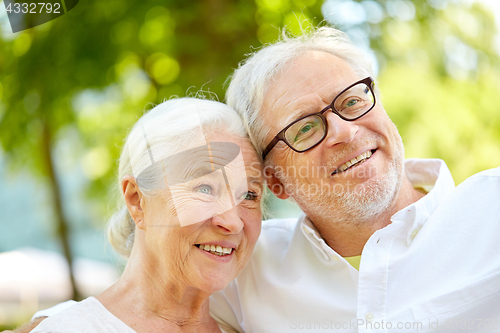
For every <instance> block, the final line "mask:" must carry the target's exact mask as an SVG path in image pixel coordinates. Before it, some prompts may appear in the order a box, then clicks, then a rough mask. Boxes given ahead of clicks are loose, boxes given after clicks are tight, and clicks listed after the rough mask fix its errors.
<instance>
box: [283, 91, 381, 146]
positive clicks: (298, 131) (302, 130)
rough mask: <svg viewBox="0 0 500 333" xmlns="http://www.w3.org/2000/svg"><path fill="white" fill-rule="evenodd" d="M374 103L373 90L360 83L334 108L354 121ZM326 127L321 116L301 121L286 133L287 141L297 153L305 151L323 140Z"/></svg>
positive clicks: (340, 98)
mask: <svg viewBox="0 0 500 333" xmlns="http://www.w3.org/2000/svg"><path fill="white" fill-rule="evenodd" d="M374 103H375V99H374V96H373V94H372V91H371V89H370V88H369V87H368V86H367V85H366V84H365V83H359V84H357V85H355V86H353V87H352V88H350V89H349V90H346V91H345V92H343V93H342V94H341V95H339V96H338V97H337V98H336V99H335V101H334V102H333V107H334V108H335V110H336V111H337V112H338V113H339V114H340V115H341V116H342V117H343V118H345V119H347V120H354V119H356V118H359V117H360V116H362V115H363V114H364V113H366V112H367V111H368V110H370V108H371V107H372V106H373V104H374ZM326 126H327V125H326V124H325V122H324V121H323V118H322V117H321V116H320V115H319V114H315V115H311V116H309V117H306V118H303V119H299V120H297V121H296V122H295V123H293V124H292V125H291V126H290V127H289V128H288V129H287V130H286V131H285V133H284V136H285V140H286V141H287V142H288V144H289V145H290V146H291V147H293V148H294V149H296V150H297V151H305V150H307V149H309V148H310V147H312V146H314V145H315V144H317V143H318V142H320V141H321V140H323V138H324V136H325V133H326Z"/></svg>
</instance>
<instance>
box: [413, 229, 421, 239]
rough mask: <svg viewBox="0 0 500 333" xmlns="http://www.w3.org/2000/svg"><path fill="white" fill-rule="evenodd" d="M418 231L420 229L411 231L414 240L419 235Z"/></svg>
mask: <svg viewBox="0 0 500 333" xmlns="http://www.w3.org/2000/svg"><path fill="white" fill-rule="evenodd" d="M418 231H419V230H418V229H415V230H413V231H412V232H411V239H412V240H413V239H414V238H415V237H416V236H417V234H418Z"/></svg>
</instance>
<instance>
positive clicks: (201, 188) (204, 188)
mask: <svg viewBox="0 0 500 333" xmlns="http://www.w3.org/2000/svg"><path fill="white" fill-rule="evenodd" d="M196 191H197V192H200V193H203V194H213V190H212V186H210V185H200V186H198V187H197V188H196Z"/></svg>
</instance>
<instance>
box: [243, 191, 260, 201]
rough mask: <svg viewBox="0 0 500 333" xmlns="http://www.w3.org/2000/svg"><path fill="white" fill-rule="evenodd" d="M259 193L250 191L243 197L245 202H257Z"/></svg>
mask: <svg viewBox="0 0 500 333" xmlns="http://www.w3.org/2000/svg"><path fill="white" fill-rule="evenodd" d="M257 197H258V196H257V193H255V192H252V191H248V192H246V193H245V194H244V195H243V199H244V200H252V201H256V200H257Z"/></svg>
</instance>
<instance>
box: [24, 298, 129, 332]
mask: <svg viewBox="0 0 500 333" xmlns="http://www.w3.org/2000/svg"><path fill="white" fill-rule="evenodd" d="M67 305H71V306H69V307H68V308H67V309H66V310H63V311H61V312H59V313H57V314H53V313H46V315H47V314H50V315H51V316H50V317H49V318H47V319H45V320H43V321H42V322H41V323H40V324H39V325H38V326H37V327H35V328H34V329H33V330H32V331H31V333H42V332H43V333H49V332H50V333H72V332H74V333H115V332H116V333H135V331H134V330H133V329H131V328H130V327H129V326H127V325H126V324H125V323H124V322H123V321H121V320H120V319H118V318H116V317H115V316H114V315H113V314H111V312H109V311H108V310H107V309H106V308H105V307H104V305H102V304H101V302H99V301H98V300H97V299H95V298H94V297H89V298H87V299H85V300H83V301H81V302H79V303H76V304H73V305H72V304H71V303H69V304H67Z"/></svg>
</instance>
